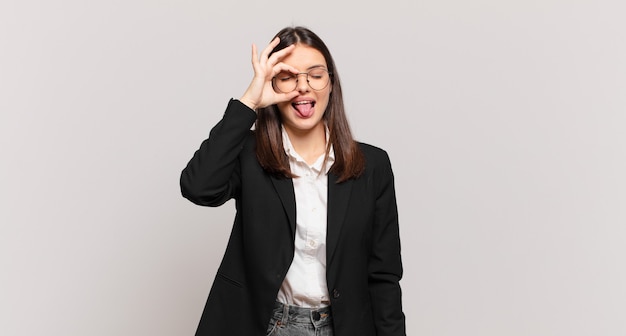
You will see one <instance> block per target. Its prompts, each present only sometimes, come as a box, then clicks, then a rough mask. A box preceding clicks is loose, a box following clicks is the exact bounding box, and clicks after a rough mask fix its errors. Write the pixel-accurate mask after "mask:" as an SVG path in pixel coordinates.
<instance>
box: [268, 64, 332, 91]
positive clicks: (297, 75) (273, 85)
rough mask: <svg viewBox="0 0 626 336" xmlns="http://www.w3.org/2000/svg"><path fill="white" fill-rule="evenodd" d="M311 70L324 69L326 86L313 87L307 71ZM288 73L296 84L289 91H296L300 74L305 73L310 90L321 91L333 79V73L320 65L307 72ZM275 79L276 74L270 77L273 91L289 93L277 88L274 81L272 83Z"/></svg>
mask: <svg viewBox="0 0 626 336" xmlns="http://www.w3.org/2000/svg"><path fill="white" fill-rule="evenodd" d="M313 70H324V71H326V73H327V74H328V83H326V86H324V87H323V88H321V89H314V88H313V87H312V86H311V83H310V82H309V72H311V71H313ZM290 74H292V75H293V76H294V77H295V78H296V86H295V87H294V88H293V90H291V91H289V92H293V91H296V90H297V89H298V80H299V79H298V78H299V77H300V76H302V75H306V83H307V85H308V86H309V87H310V88H311V90H313V91H322V90H324V89H325V88H327V87H328V84H330V83H331V82H332V79H333V73H332V72H330V71H328V69H326V68H324V67H321V66H319V67H314V68H312V69H309V71H307V72H298V73H292V72H290ZM275 79H276V76H274V77H272V88H273V89H274V91H277V92H279V93H289V92H283V91H281V90H279V89H278V87H277V86H276V83H274V80H275Z"/></svg>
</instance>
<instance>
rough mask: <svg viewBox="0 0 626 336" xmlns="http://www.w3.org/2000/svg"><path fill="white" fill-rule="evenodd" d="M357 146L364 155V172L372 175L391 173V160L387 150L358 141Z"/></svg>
mask: <svg viewBox="0 0 626 336" xmlns="http://www.w3.org/2000/svg"><path fill="white" fill-rule="evenodd" d="M358 144H359V148H360V149H361V152H362V153H363V156H364V157H365V173H366V174H368V173H369V174H374V175H379V174H383V175H387V174H393V173H392V169H391V160H390V159H389V154H387V151H385V150H384V149H382V148H380V147H376V146H373V145H370V144H367V143H363V142H358Z"/></svg>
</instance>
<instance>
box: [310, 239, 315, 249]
mask: <svg viewBox="0 0 626 336" xmlns="http://www.w3.org/2000/svg"><path fill="white" fill-rule="evenodd" d="M309 246H311V247H312V248H315V247H316V246H317V243H316V242H315V240H309Z"/></svg>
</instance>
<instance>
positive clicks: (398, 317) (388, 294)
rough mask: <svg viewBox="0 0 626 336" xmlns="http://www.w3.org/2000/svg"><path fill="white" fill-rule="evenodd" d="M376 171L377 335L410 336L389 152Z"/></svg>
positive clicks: (372, 270)
mask: <svg viewBox="0 0 626 336" xmlns="http://www.w3.org/2000/svg"><path fill="white" fill-rule="evenodd" d="M382 153H383V155H382V157H381V158H380V160H378V162H377V163H379V164H378V165H377V166H376V168H375V169H376V170H375V172H374V185H375V186H376V190H377V198H376V203H375V215H374V217H375V218H374V228H373V240H372V247H371V255H370V259H369V266H368V267H369V270H368V271H369V277H368V283H369V292H370V298H371V300H372V309H373V313H374V322H375V325H376V335H377V336H392V335H393V336H404V335H406V327H405V316H404V313H403V311H402V293H401V289H400V279H401V278H402V261H401V257H400V233H399V227H398V210H397V204H396V193H395V188H394V177H393V172H392V169H391V162H390V161H389V156H388V155H387V153H386V152H382Z"/></svg>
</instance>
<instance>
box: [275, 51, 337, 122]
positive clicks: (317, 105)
mask: <svg viewBox="0 0 626 336" xmlns="http://www.w3.org/2000/svg"><path fill="white" fill-rule="evenodd" d="M282 62H283V63H285V64H288V65H290V66H292V67H294V68H296V69H297V70H298V71H299V72H300V73H301V74H300V75H298V76H297V79H298V80H297V83H296V84H295V87H296V91H297V92H298V93H299V94H298V96H296V97H295V98H294V99H292V100H291V101H287V102H282V103H278V104H277V105H278V109H279V110H280V114H281V117H282V122H283V127H285V128H286V130H287V131H288V132H289V133H291V134H293V133H301V134H302V133H308V132H310V131H314V130H318V128H321V129H324V122H323V121H322V117H323V116H324V112H325V111H326V107H327V106H328V100H329V97H330V91H331V87H332V84H331V83H330V78H328V85H326V86H325V87H323V88H322V89H321V90H314V89H313V88H311V86H309V83H307V75H306V74H305V73H309V77H310V82H311V85H313V86H314V87H316V84H319V83H320V80H322V81H323V79H320V78H321V77H319V74H320V73H321V74H324V72H323V71H322V72H320V71H319V70H320V69H321V70H327V69H328V67H327V65H326V60H325V59H324V56H323V55H322V53H321V52H319V51H318V50H317V49H314V48H312V47H309V46H306V45H303V44H297V45H296V47H295V48H294V49H293V51H292V52H291V53H290V54H289V55H287V56H286V57H285V58H284V59H283V60H282ZM326 74H327V73H326ZM279 76H280V74H279V75H278V76H277V78H276V80H281V78H279ZM313 76H315V77H313ZM322 86H323V85H322ZM319 87H320V86H317V87H316V88H319Z"/></svg>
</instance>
